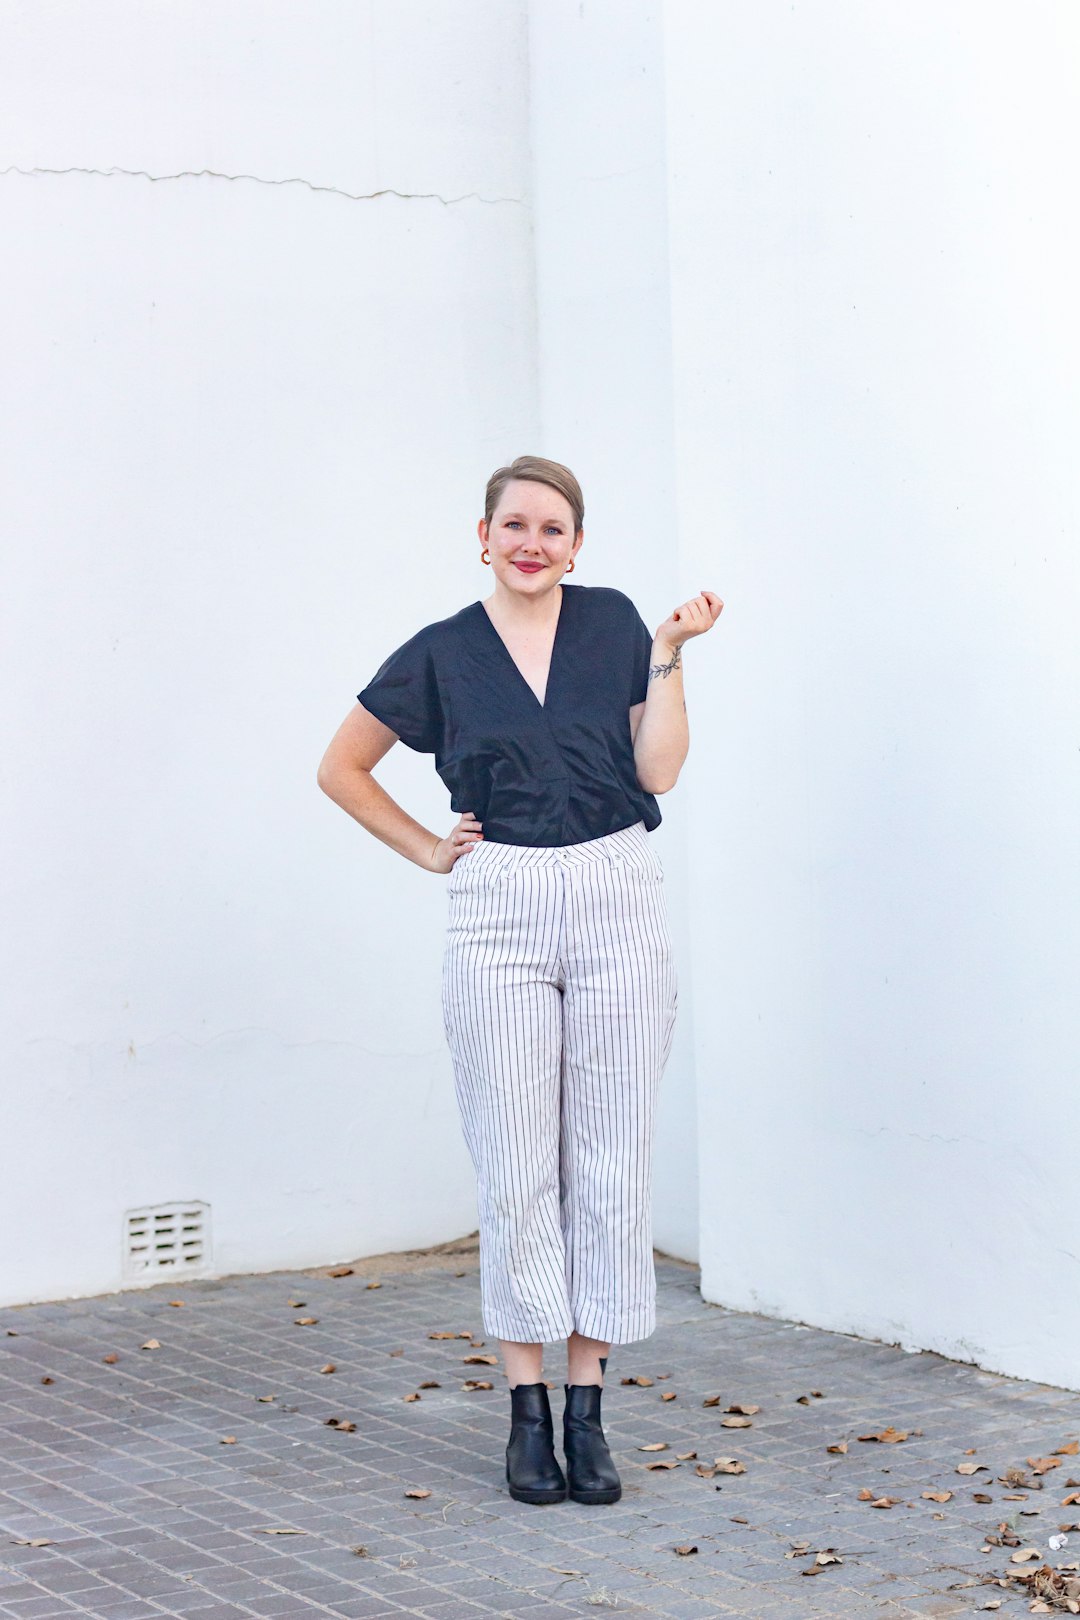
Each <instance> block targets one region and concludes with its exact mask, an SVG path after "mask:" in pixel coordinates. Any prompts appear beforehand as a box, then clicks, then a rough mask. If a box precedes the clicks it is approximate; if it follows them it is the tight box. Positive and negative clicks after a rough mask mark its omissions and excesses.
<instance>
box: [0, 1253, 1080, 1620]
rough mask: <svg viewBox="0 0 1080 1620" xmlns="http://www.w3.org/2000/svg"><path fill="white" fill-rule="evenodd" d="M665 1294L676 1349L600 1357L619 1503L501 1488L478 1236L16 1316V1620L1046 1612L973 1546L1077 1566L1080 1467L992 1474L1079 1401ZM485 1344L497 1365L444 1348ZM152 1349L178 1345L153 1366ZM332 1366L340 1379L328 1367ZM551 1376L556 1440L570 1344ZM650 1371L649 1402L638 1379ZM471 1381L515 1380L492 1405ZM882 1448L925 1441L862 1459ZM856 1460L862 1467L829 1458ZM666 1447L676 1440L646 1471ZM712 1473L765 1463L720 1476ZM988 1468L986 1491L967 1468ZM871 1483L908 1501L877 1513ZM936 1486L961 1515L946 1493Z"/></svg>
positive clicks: (1048, 1432) (648, 1348) (668, 1343)
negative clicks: (331, 1270)
mask: <svg viewBox="0 0 1080 1620" xmlns="http://www.w3.org/2000/svg"><path fill="white" fill-rule="evenodd" d="M657 1274H658V1280H659V1285H660V1301H659V1303H660V1317H659V1326H658V1328H657V1331H656V1333H655V1334H654V1335H653V1336H652V1338H650V1339H648V1340H645V1341H643V1342H641V1343H639V1344H636V1345H617V1346H615V1347H614V1349H613V1351H612V1354H611V1358H610V1361H609V1363H608V1369H607V1378H606V1384H605V1390H604V1404H603V1412H604V1422H605V1429H606V1432H607V1435H608V1439H609V1442H610V1444H611V1449H612V1452H613V1455H614V1456H615V1459H616V1462H617V1464H618V1466H619V1469H620V1472H621V1474H622V1478H623V1498H622V1500H621V1502H619V1503H617V1504H615V1505H614V1506H610V1507H585V1506H581V1505H578V1504H575V1503H570V1502H565V1503H558V1504H556V1505H554V1506H547V1507H534V1506H528V1505H525V1504H522V1503H517V1502H514V1501H512V1500H511V1498H510V1497H509V1496H508V1495H507V1492H506V1486H505V1475H504V1447H505V1444H506V1438H507V1434H508V1430H509V1407H510V1402H509V1395H508V1393H507V1389H506V1384H505V1378H504V1375H503V1373H502V1370H501V1367H500V1366H498V1365H496V1366H494V1367H491V1366H486V1365H484V1364H483V1363H473V1364H470V1363H467V1362H466V1360H465V1358H466V1357H468V1356H469V1355H480V1356H483V1355H486V1354H490V1353H492V1352H495V1353H497V1346H495V1345H493V1344H483V1343H482V1342H481V1341H482V1339H483V1335H482V1333H481V1332H480V1330H479V1323H480V1311H479V1279H478V1275H477V1269H476V1256H475V1248H474V1247H473V1245H471V1244H467V1245H465V1247H464V1248H463V1249H462V1250H461V1251H460V1253H459V1254H458V1257H457V1258H456V1259H453V1260H451V1261H450V1263H449V1264H448V1263H447V1259H446V1256H445V1253H444V1254H443V1255H442V1256H441V1257H440V1260H439V1261H438V1262H434V1263H433V1264H432V1266H431V1267H430V1268H428V1267H424V1266H421V1267H420V1268H419V1269H406V1268H405V1267H403V1266H402V1265H401V1264H400V1263H397V1265H395V1261H394V1259H393V1257H390V1258H389V1259H385V1258H384V1259H383V1260H382V1261H381V1262H371V1261H365V1262H363V1263H362V1264H361V1265H358V1266H357V1268H356V1271H355V1272H354V1273H353V1274H352V1275H350V1276H345V1277H339V1278H331V1277H330V1276H328V1275H327V1273H326V1271H325V1270H323V1271H318V1272H293V1273H284V1272H277V1273H273V1274H270V1275H265V1276H258V1277H231V1278H227V1279H225V1280H223V1281H213V1282H196V1283H188V1284H187V1285H185V1286H184V1287H183V1288H180V1289H178V1288H177V1285H176V1284H175V1283H174V1284H172V1285H165V1286H162V1287H157V1288H154V1289H151V1290H147V1291H137V1292H128V1293H124V1294H117V1295H108V1296H103V1297H98V1298H95V1299H89V1300H78V1301H74V1302H68V1303H62V1304H51V1305H33V1306H24V1307H20V1308H17V1309H11V1308H9V1309H6V1310H0V1350H2V1351H3V1352H4V1354H3V1356H2V1357H0V1458H2V1463H3V1472H2V1476H0V1615H3V1616H4V1617H5V1620H61V1617H68V1616H84V1615H87V1614H89V1615H93V1616H95V1617H96V1620H143V1617H145V1620H152V1617H154V1616H161V1615H182V1616H185V1617H186V1620H244V1617H251V1616H265V1617H274V1620H293V1617H299V1616H301V1615H304V1616H316V1615H324V1616H327V1615H337V1616H343V1617H357V1620H359V1617H364V1620H375V1617H376V1616H391V1615H402V1614H406V1615H421V1616H427V1617H429V1620H463V1617H465V1616H472V1617H475V1620H483V1617H486V1616H490V1615H504V1616H514V1617H517V1616H521V1617H526V1616H527V1617H530V1620H548V1617H551V1620H555V1617H556V1616H566V1615H595V1614H597V1613H604V1612H607V1611H611V1612H613V1613H616V1614H617V1613H625V1614H628V1615H635V1616H652V1615H655V1616H658V1617H667V1616H670V1617H672V1620H676V1617H678V1620H690V1617H698V1616H700V1617H702V1620H705V1617H708V1616H712V1615H737V1616H742V1617H743V1620H748V1617H750V1620H773V1617H774V1616H775V1617H777V1620H779V1617H781V1616H795V1617H797V1616H822V1617H826V1616H830V1617H835V1620H862V1617H863V1616H882V1617H893V1620H896V1617H900V1616H948V1615H965V1614H972V1613H975V1612H977V1611H978V1610H980V1609H981V1608H982V1606H983V1605H984V1604H985V1603H986V1602H987V1601H988V1600H990V1599H993V1598H1000V1599H1001V1600H1002V1605H1001V1608H1000V1609H999V1610H998V1611H996V1612H997V1613H999V1614H1003V1615H1008V1614H1018V1615H1019V1614H1026V1613H1027V1612H1028V1599H1027V1598H1026V1597H1025V1596H1024V1595H1022V1594H1020V1593H1018V1592H1010V1591H1003V1590H1002V1589H1000V1588H995V1587H993V1586H988V1585H980V1584H975V1583H978V1582H979V1581H980V1580H982V1579H983V1578H985V1577H987V1576H992V1575H998V1574H1001V1573H1003V1572H1005V1571H1006V1570H1008V1569H1009V1568H1010V1565H1009V1549H1008V1548H1003V1547H994V1548H993V1550H992V1551H991V1552H980V1550H979V1549H980V1547H981V1546H982V1545H983V1544H984V1540H983V1538H984V1537H985V1536H986V1535H987V1534H988V1533H991V1534H992V1533H994V1532H995V1531H996V1530H997V1527H998V1525H999V1523H1000V1522H1001V1521H1003V1520H1008V1521H1009V1522H1010V1523H1011V1524H1013V1525H1015V1526H1016V1527H1017V1530H1018V1533H1019V1534H1020V1535H1021V1537H1022V1538H1023V1541H1024V1544H1025V1545H1033V1546H1035V1547H1037V1548H1039V1550H1040V1553H1041V1555H1042V1558H1043V1559H1044V1560H1046V1561H1048V1562H1050V1563H1051V1564H1056V1563H1058V1562H1062V1561H1064V1560H1066V1559H1068V1558H1069V1557H1070V1554H1071V1555H1072V1556H1073V1557H1076V1556H1078V1554H1080V1533H1076V1534H1073V1535H1072V1536H1071V1537H1070V1538H1069V1546H1067V1547H1066V1548H1065V1549H1064V1550H1062V1551H1058V1552H1051V1551H1049V1550H1048V1547H1047V1540H1048V1537H1049V1536H1050V1535H1051V1534H1052V1533H1054V1532H1055V1531H1056V1530H1057V1528H1058V1525H1059V1523H1061V1522H1064V1521H1067V1520H1072V1521H1073V1522H1074V1523H1075V1522H1076V1521H1077V1520H1078V1519H1080V1508H1076V1507H1073V1508H1071V1509H1070V1508H1065V1507H1062V1506H1061V1502H1062V1498H1063V1497H1064V1496H1065V1495H1066V1494H1067V1482H1068V1480H1070V1479H1072V1480H1074V1481H1075V1479H1076V1478H1077V1476H1080V1457H1077V1458H1075V1459H1074V1458H1072V1457H1070V1456H1068V1455H1066V1456H1064V1457H1062V1458H1061V1459H1059V1461H1060V1466H1059V1467H1057V1468H1055V1469H1054V1470H1053V1471H1052V1472H1050V1473H1046V1474H1044V1475H1043V1476H1042V1479H1043V1486H1044V1488H1043V1489H1042V1490H1041V1491H1039V1490H1029V1491H1027V1492H1020V1493H1017V1495H1018V1499H1016V1500H1006V1499H1005V1496H1006V1493H1007V1492H1008V1491H1009V1490H1010V1487H1009V1486H1008V1485H1004V1484H1002V1483H1001V1481H1000V1479H999V1475H1000V1474H1001V1473H1002V1472H1003V1471H1004V1469H1005V1468H1007V1467H1008V1466H1010V1465H1020V1466H1021V1467H1023V1468H1024V1469H1025V1471H1027V1470H1028V1463H1027V1459H1028V1458H1035V1459H1038V1458H1046V1457H1049V1456H1050V1455H1051V1454H1052V1453H1053V1452H1054V1450H1055V1449H1057V1448H1060V1447H1062V1446H1063V1445H1065V1444H1067V1443H1068V1442H1070V1441H1073V1440H1075V1439H1076V1438H1077V1436H1078V1435H1080V1394H1070V1393H1068V1392H1066V1391H1063V1390H1059V1389H1054V1388H1048V1387H1046V1386H1041V1385H1034V1384H1026V1383H1021V1382H1018V1381H1015V1380H1010V1379H1004V1378H998V1377H994V1376H991V1375H989V1374H986V1373H982V1372H979V1371H977V1370H975V1369H973V1368H971V1367H969V1366H965V1365H960V1364H957V1363H954V1362H949V1361H946V1360H943V1359H942V1358H941V1357H939V1356H935V1355H925V1354H924V1355H908V1354H905V1353H904V1352H903V1351H900V1350H897V1349H893V1348H889V1347H887V1346H884V1345H881V1344H875V1343H867V1342H863V1341H858V1340H855V1339H851V1338H847V1337H845V1336H844V1335H840V1334H830V1333H822V1332H818V1331H816V1330H812V1329H803V1328H799V1327H797V1326H795V1325H793V1324H791V1323H786V1322H775V1321H770V1320H767V1319H765V1318H763V1317H758V1316H746V1315H740V1314H737V1313H734V1312H728V1311H724V1310H722V1309H719V1308H718V1307H716V1306H710V1305H705V1304H703V1303H702V1302H701V1300H700V1298H699V1294H698V1288H697V1271H696V1269H695V1268H694V1267H692V1266H688V1265H684V1264H682V1263H680V1262H677V1261H671V1260H667V1259H664V1258H662V1257H660V1256H658V1257H657ZM375 1277H378V1278H379V1279H381V1286H379V1287H371V1286H369V1285H370V1283H371V1282H372V1280H373V1278H375ZM177 1297H178V1298H181V1299H183V1300H184V1301H185V1302H186V1303H185V1304H184V1305H183V1307H175V1306H170V1304H169V1300H170V1299H173V1298H177ZM290 1301H302V1302H303V1304H290ZM303 1317H315V1318H317V1321H315V1322H314V1323H308V1324H306V1325H297V1324H298V1320H299V1319H301V1318H303ZM473 1329H475V1330H476V1340H477V1343H476V1344H475V1346H474V1345H473V1344H471V1343H470V1341H469V1339H468V1338H456V1339H436V1338H432V1337H431V1335H432V1334H433V1333H439V1332H452V1333H465V1334H467V1333H469V1331H470V1330H473ZM150 1339H156V1340H158V1341H159V1344H160V1348H157V1349H143V1348H140V1346H142V1345H144V1344H145V1343H146V1341H147V1340H150ZM109 1355H112V1356H114V1357H115V1358H116V1359H115V1360H114V1361H112V1362H107V1361H106V1360H105V1357H106V1356H109ZM328 1362H333V1363H334V1364H335V1365H336V1368H337V1371H336V1372H333V1373H321V1372H320V1371H319V1369H320V1368H321V1367H323V1366H324V1365H325V1364H326V1363H328ZM545 1376H546V1377H547V1378H548V1379H549V1380H550V1382H551V1383H552V1385H553V1386H554V1387H553V1389H552V1406H553V1410H554V1413H555V1427H556V1437H557V1438H558V1436H559V1434H560V1425H561V1411H562V1382H563V1379H564V1377H565V1365H564V1362H563V1361H562V1359H561V1358H560V1354H559V1347H553V1348H552V1349H550V1350H549V1351H548V1360H547V1365H546V1367H545ZM636 1376H642V1377H645V1378H648V1379H652V1380H653V1382H652V1383H651V1384H647V1385H633V1384H629V1385H628V1384H623V1383H622V1382H621V1380H622V1379H624V1378H630V1377H636ZM46 1378H48V1379H51V1380H52V1381H51V1382H48V1383H46V1382H43V1380H44V1379H46ZM470 1378H474V1379H480V1380H484V1379H489V1380H490V1381H491V1383H492V1384H493V1386H494V1387H493V1388H492V1389H474V1390H468V1389H466V1387H465V1384H466V1380H467V1379H470ZM432 1381H434V1384H435V1385H436V1386H437V1387H427V1388H424V1387H422V1386H423V1385H425V1384H429V1383H431V1382H432ZM818 1391H820V1394H817V1393H813V1392H818ZM416 1393H418V1394H419V1396H420V1398H419V1399H418V1400H409V1399H408V1397H409V1396H410V1395H414V1394H416ZM665 1394H671V1395H674V1396H675V1399H673V1400H667V1401H665V1400H664V1399H663V1398H662V1397H663V1396H664V1395H665ZM714 1396H719V1401H718V1403H717V1404H716V1405H713V1406H708V1407H706V1406H705V1405H704V1404H703V1402H704V1401H705V1400H707V1399H708V1398H709V1397H714ZM265 1397H272V1398H271V1399H265ZM801 1397H806V1400H805V1403H804V1402H803V1401H802V1400H801ZM734 1403H746V1404H755V1405H758V1406H759V1407H760V1412H758V1413H757V1414H755V1415H754V1416H753V1418H752V1426H751V1427H749V1428H741V1429H740V1428H731V1427H723V1426H722V1420H723V1418H724V1416H725V1408H726V1407H728V1406H730V1405H732V1404H734ZM329 1418H336V1419H339V1420H346V1421H348V1422H351V1423H354V1424H355V1429H354V1430H352V1431H349V1430H346V1429H341V1428H339V1427H335V1426H331V1425H329V1424H328V1422H327V1420H328V1419H329ZM887 1425H893V1426H894V1427H895V1429H897V1430H901V1431H902V1430H909V1431H914V1432H912V1433H911V1434H910V1437H909V1438H908V1439H906V1440H904V1441H902V1442H899V1443H882V1442H874V1441H860V1440H859V1439H858V1438H857V1437H858V1436H859V1435H864V1434H868V1433H872V1432H873V1433H877V1432H880V1431H882V1430H883V1429H885V1427H886V1426H887ZM226 1436H232V1437H234V1439H233V1442H232V1443H225V1437H226ZM844 1440H846V1441H847V1443H848V1450H847V1452H846V1453H843V1454H840V1453H832V1454H831V1453H829V1452H828V1451H827V1449H826V1448H827V1446H828V1445H830V1444H832V1443H834V1442H839V1441H844ZM658 1441H666V1442H667V1446H668V1449H667V1450H665V1451H660V1452H649V1451H643V1450H642V1449H640V1448H641V1447H643V1446H646V1445H648V1444H650V1443H653V1442H658ZM687 1452H696V1454H697V1455H696V1459H694V1458H684V1460H681V1461H678V1466H677V1467H675V1468H671V1469H666V1470H662V1471H656V1470H651V1469H649V1468H648V1466H647V1464H648V1463H649V1462H655V1461H658V1460H666V1461H672V1460H678V1457H679V1454H680V1453H687ZM718 1457H737V1458H738V1459H739V1460H740V1461H742V1462H743V1463H744V1464H745V1468H746V1472H745V1473H744V1474H741V1475H731V1474H716V1475H714V1476H713V1477H711V1478H710V1477H702V1476H701V1475H699V1474H698V1473H697V1472H696V1469H697V1468H698V1466H700V1465H702V1464H711V1463H712V1462H713V1461H714V1460H715V1459H716V1458H718ZM965 1461H974V1462H983V1463H985V1464H986V1471H985V1472H982V1473H980V1474H978V1475H975V1476H974V1477H971V1476H962V1475H958V1474H957V1473H956V1467H957V1464H958V1463H961V1462H965ZM864 1488H866V1489H868V1490H869V1491H871V1492H872V1493H873V1496H874V1497H879V1496H881V1495H883V1494H885V1495H889V1496H893V1497H896V1498H898V1499H899V1500H898V1502H897V1505H896V1506H894V1507H891V1508H887V1509H886V1508H873V1507H871V1506H870V1504H869V1502H868V1501H866V1500H860V1496H859V1493H860V1491H861V1490H863V1489H864ZM409 1490H419V1491H426V1492H428V1493H430V1494H428V1495H421V1496H413V1497H410V1496H408V1495H406V1492H407V1491H409ZM931 1490H936V1491H941V1490H946V1491H949V1490H951V1491H952V1492H953V1496H952V1499H951V1500H950V1501H948V1502H946V1503H944V1504H938V1503H935V1502H932V1501H927V1500H924V1498H923V1494H922V1493H923V1492H924V1491H931ZM976 1491H982V1492H984V1493H985V1494H986V1495H988V1496H990V1497H992V1499H993V1500H992V1504H985V1505H980V1504H978V1503H977V1502H975V1501H974V1500H973V1496H974V1493H975V1492H976ZM1027 1513H1034V1514H1035V1515H1037V1516H1035V1517H1025V1516H1022V1515H1024V1514H1027ZM268 1531H290V1532H292V1533H291V1534H287V1535H282V1534H268V1533H267V1532H268ZM39 1539H40V1540H44V1541H45V1542H46V1543H47V1544H46V1545H42V1546H33V1545H20V1544H19V1543H20V1542H32V1541H34V1540H39ZM799 1540H804V1541H805V1542H806V1543H807V1544H808V1547H809V1549H810V1551H811V1553H813V1552H814V1551H816V1550H817V1549H820V1548H827V1547H828V1548H833V1549H835V1551H836V1552H837V1553H838V1554H839V1555H840V1557H841V1558H842V1560H843V1562H842V1563H840V1564H833V1565H831V1566H829V1567H826V1568H823V1569H822V1570H821V1573H820V1574H818V1575H816V1576H814V1577H812V1578H806V1577H804V1575H803V1574H802V1573H801V1572H802V1570H803V1569H804V1568H805V1567H807V1566H808V1565H809V1564H810V1563H811V1561H812V1559H811V1557H810V1556H806V1557H803V1558H790V1557H787V1556H785V1555H786V1554H787V1553H788V1552H790V1551H791V1548H792V1544H793V1543H795V1542H797V1541H799ZM681 1547H696V1548H697V1551H696V1552H692V1553H691V1552H686V1553H682V1552H679V1551H678V1550H677V1549H679V1548H681ZM1011 1567H1012V1569H1013V1570H1014V1571H1015V1570H1016V1568H1017V1566H1015V1565H1013V1566H1011Z"/></svg>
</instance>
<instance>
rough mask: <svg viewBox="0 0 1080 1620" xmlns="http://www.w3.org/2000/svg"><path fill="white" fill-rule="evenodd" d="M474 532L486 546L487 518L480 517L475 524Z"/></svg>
mask: <svg viewBox="0 0 1080 1620" xmlns="http://www.w3.org/2000/svg"><path fill="white" fill-rule="evenodd" d="M476 532H477V534H478V535H479V536H480V539H481V540H482V541H483V542H484V544H485V546H486V545H487V543H488V535H487V519H486V518H481V519H480V521H479V523H478V524H477V525H476Z"/></svg>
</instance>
